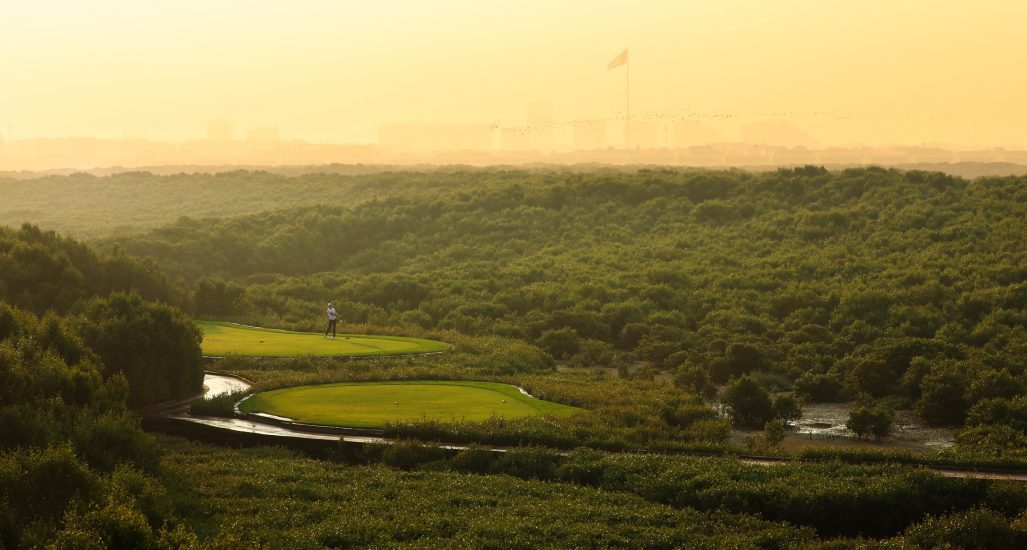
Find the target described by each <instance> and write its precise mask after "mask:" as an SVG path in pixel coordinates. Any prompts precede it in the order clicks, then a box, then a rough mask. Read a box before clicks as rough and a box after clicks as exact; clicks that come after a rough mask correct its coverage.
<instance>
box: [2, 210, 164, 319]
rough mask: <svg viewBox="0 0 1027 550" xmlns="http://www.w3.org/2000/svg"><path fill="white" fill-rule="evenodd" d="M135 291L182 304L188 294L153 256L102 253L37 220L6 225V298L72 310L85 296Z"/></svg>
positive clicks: (41, 308)
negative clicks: (14, 226)
mask: <svg viewBox="0 0 1027 550" xmlns="http://www.w3.org/2000/svg"><path fill="white" fill-rule="evenodd" d="M116 290H122V291H128V290H132V291H135V292H137V293H139V294H140V295H141V296H143V297H144V298H146V299H147V300H151V301H161V302H167V303H175V304H180V303H181V302H182V295H181V293H180V292H179V291H177V290H176V289H175V288H174V287H173V286H172V285H171V284H170V283H168V281H167V279H166V278H165V277H164V275H163V274H162V273H161V272H160V271H159V270H158V269H157V268H156V266H154V264H153V262H152V261H151V260H145V259H143V260H140V259H137V258H133V257H130V256H127V255H125V254H122V253H120V252H117V251H116V252H115V253H114V254H110V255H107V254H100V253H97V252H96V251H95V250H93V249H92V248H90V247H89V246H87V245H85V244H83V243H80V242H77V241H75V240H73V239H69V238H65V237H61V236H59V235H57V234H56V233H54V232H53V231H41V230H40V229H39V228H38V227H36V226H33V225H27V224H26V225H23V226H22V227H21V228H20V229H18V230H13V229H9V228H6V227H0V301H3V302H6V303H8V304H12V305H14V306H17V307H19V308H24V309H27V310H29V311H34V312H36V313H40V314H41V313H44V312H46V311H48V310H53V311H56V312H58V313H64V312H67V311H68V310H70V309H71V308H72V306H74V305H75V304H76V303H78V302H79V301H82V300H84V299H87V298H91V297H93V296H106V295H107V294H109V293H111V292H113V291H116Z"/></svg>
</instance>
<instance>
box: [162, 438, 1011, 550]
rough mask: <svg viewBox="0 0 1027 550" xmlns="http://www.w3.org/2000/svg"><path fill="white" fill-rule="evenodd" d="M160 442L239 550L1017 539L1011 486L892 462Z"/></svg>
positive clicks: (1006, 544) (209, 530)
mask: <svg viewBox="0 0 1027 550" xmlns="http://www.w3.org/2000/svg"><path fill="white" fill-rule="evenodd" d="M163 441H164V443H165V447H166V448H167V449H169V453H168V456H167V458H166V460H165V465H166V467H167V468H168V469H169V470H172V471H173V472H174V473H175V477H176V479H177V480H178V482H179V483H181V484H182V487H181V489H180V490H181V492H182V493H183V495H188V497H189V498H186V497H185V496H183V497H181V500H180V503H181V505H183V508H184V509H185V510H186V514H187V516H186V517H187V518H188V520H189V521H190V523H191V525H194V526H196V529H197V531H198V534H200V535H201V536H203V537H208V536H209V537H215V540H219V539H220V540H230V541H232V542H233V543H234V544H236V545H240V546H242V545H247V546H252V545H255V544H259V543H265V544H270V545H271V546H272V547H288V546H298V547H313V546H345V547H353V546H356V547H363V546H389V547H438V546H446V547H456V548H463V547H474V548H480V547H490V548H536V547H540V546H555V547H647V548H681V547H718V548H724V547H731V548H754V547H761V548H780V547H787V546H793V545H801V544H809V545H814V544H816V543H818V542H819V541H820V539H818V536H819V537H822V538H823V539H825V540H826V539H830V538H831V536H832V534H835V535H836V534H839V533H851V534H855V533H856V532H857V531H861V530H863V531H864V535H866V536H870V535H873V536H876V537H882V536H883V537H891V536H893V535H894V536H896V537H895V538H883V539H882V538H877V539H837V540H835V541H834V542H835V543H837V544H838V545H839V547H852V546H857V545H861V544H862V545H867V546H874V547H880V546H882V545H883V546H888V547H895V548H901V547H904V544H905V543H907V542H917V543H924V546H925V547H931V546H932V545H937V544H939V543H943V542H945V541H948V540H963V541H968V540H969V541H972V542H973V544H972V546H976V547H991V548H1015V547H1016V545H1017V544H1020V543H1022V542H1023V541H1025V540H1027V538H1025V537H1027V516H1024V515H1023V514H1022V511H1023V505H1024V502H1023V496H1024V493H1023V491H1022V489H1021V487H1020V486H1019V485H1006V484H1001V483H986V482H966V481H953V480H946V479H944V478H940V477H937V476H935V475H932V474H928V473H925V472H920V471H916V470H910V469H903V468H899V467H879V468H862V467H839V466H837V465H829V466H824V467H822V468H813V469H809V470H805V469H802V468H795V469H793V468H785V469H778V468H772V469H766V468H763V467H760V466H741V465H738V464H737V463H734V462H733V461H727V460H723V459H668V458H660V457H644V456H631V455H618V456H614V457H603V456H601V455H597V454H594V453H590V452H581V453H575V454H572V455H571V456H570V457H567V458H563V457H559V456H558V455H554V454H552V453H549V452H546V451H543V450H540V449H531V448H529V449H522V450H517V451H515V452H513V453H510V454H507V455H505V456H502V457H497V456H495V455H493V454H492V453H489V452H487V451H484V450H477V449H472V450H469V451H464V452H461V453H459V454H457V455H456V456H451V455H450V454H449V453H446V452H445V451H442V450H439V449H431V448H427V449H426V448H424V447H421V446H417V445H403V444H401V445H399V446H396V447H383V448H381V449H374V448H371V449H366V450H364V451H359V452H358V453H357V454H356V455H354V454H352V453H347V454H345V455H344V456H346V458H345V460H346V461H348V462H355V463H356V464H357V465H355V466H348V467H347V466H342V465H339V464H333V463H331V462H327V461H323V460H320V461H318V460H310V459H304V458H299V457H296V456H295V455H291V454H290V453H285V452H281V451H271V450H265V449H261V450H248V451H238V450H223V449H215V448H211V447H207V446H202V445H196V444H186V443H182V442H180V441H177V440H171V439H164V440H163ZM366 462H372V463H378V462H384V463H385V464H386V465H389V466H392V468H385V467H382V466H380V465H370V466H364V465H362V464H363V463H366ZM394 468H400V469H402V470H410V471H406V472H404V471H399V470H397V469H394ZM518 478H519V479H518ZM982 505H991V506H995V507H996V508H997V509H994V508H989V507H985V506H982ZM759 516H763V517H762V518H761V519H757V518H758V517H759ZM341 518H349V519H350V521H341ZM782 519H783V520H785V521H787V522H785V521H781V520H782ZM775 520H776V521H775ZM219 526H230V527H229V528H227V529H226V528H222V529H221V530H220V531H219V529H218V527H219ZM931 529H938V531H939V532H932V531H931ZM818 530H819V531H820V534H819V535H818V534H817V532H816V531H818ZM907 537H908V538H907ZM1018 537H1019V538H1018Z"/></svg>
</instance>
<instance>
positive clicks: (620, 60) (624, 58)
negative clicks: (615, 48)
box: [606, 48, 628, 70]
mask: <svg viewBox="0 0 1027 550" xmlns="http://www.w3.org/2000/svg"><path fill="white" fill-rule="evenodd" d="M627 62H628V49H627V48H624V51H622V52H620V55H618V56H617V57H614V58H613V61H611V62H610V63H608V64H607V65H606V69H607V70H610V69H616V68H617V67H620V66H621V65H625V64H627Z"/></svg>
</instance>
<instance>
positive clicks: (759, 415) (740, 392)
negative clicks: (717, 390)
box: [721, 376, 774, 427]
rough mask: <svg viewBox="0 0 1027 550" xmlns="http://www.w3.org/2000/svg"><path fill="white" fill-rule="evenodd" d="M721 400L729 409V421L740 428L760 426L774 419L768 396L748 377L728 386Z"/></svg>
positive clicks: (765, 391)
mask: <svg viewBox="0 0 1027 550" xmlns="http://www.w3.org/2000/svg"><path fill="white" fill-rule="evenodd" d="M721 400H722V401H723V402H724V404H725V405H727V406H728V407H729V408H730V410H731V419H732V420H733V421H734V423H735V424H738V425H740V426H749V427H753V426H762V425H763V424H765V423H766V422H767V421H769V420H771V419H772V418H774V406H773V404H772V403H771V401H770V394H768V393H767V390H765V389H763V388H762V387H761V386H760V385H759V384H758V383H756V381H755V380H753V379H752V377H750V376H743V377H741V378H739V379H737V380H735V381H734V382H733V383H731V384H728V386H727V387H726V388H724V392H723V394H722V395H721Z"/></svg>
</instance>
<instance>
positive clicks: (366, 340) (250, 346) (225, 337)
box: [196, 321, 450, 357]
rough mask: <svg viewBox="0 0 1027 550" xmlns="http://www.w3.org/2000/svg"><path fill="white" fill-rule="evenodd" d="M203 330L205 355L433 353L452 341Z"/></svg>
mask: <svg viewBox="0 0 1027 550" xmlns="http://www.w3.org/2000/svg"><path fill="white" fill-rule="evenodd" d="M196 325H197V326H198V327H200V330H201V331H203V344H202V348H203V354H204V355H209V356H219V357H220V356H229V355H235V356H243V357H297V356H321V357H326V356H327V357H360V356H369V355H403V354H408V353H430V352H437V351H444V350H447V349H449V347H450V346H449V344H446V343H444V342H437V341H435V340H425V339H423V338H407V337H402V336H370V335H361V334H339V335H338V336H337V337H336V338H335V339H334V340H332V339H331V338H325V337H324V334H322V333H317V332H293V331H288V330H276V329H269V328H257V327H247V326H244V325H237V324H234V323H221V322H214V321H196Z"/></svg>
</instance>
